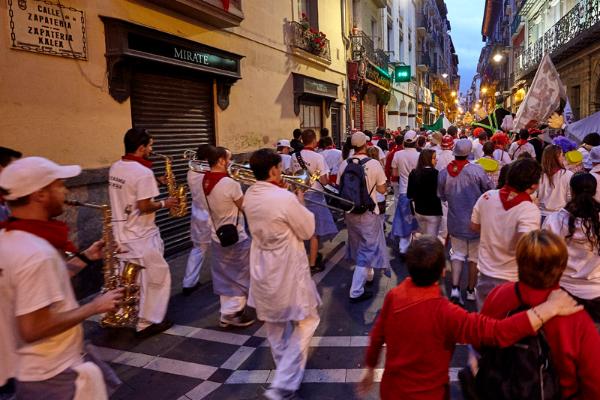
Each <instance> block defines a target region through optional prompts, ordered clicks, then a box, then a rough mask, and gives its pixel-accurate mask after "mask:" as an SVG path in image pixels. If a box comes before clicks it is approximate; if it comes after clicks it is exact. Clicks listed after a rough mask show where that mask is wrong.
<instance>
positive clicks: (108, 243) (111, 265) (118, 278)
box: [65, 200, 144, 328]
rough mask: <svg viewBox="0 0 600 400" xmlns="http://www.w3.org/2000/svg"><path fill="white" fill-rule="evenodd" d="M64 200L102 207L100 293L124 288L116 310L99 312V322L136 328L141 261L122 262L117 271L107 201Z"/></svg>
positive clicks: (94, 207)
mask: <svg viewBox="0 0 600 400" xmlns="http://www.w3.org/2000/svg"><path fill="white" fill-rule="evenodd" d="M65 203H66V204H68V205H70V206H76V207H88V208H93V209H97V210H101V211H102V241H103V242H104V250H103V255H102V261H103V266H102V275H103V284H102V293H106V292H108V291H110V290H114V289H118V288H123V289H124V293H123V299H122V300H121V302H120V306H119V309H118V310H117V311H110V312H107V313H106V314H104V315H103V316H102V319H101V320H100V325H102V327H105V328H135V326H136V324H137V321H138V309H139V304H140V286H139V285H138V284H137V279H138V275H139V272H140V270H141V269H142V268H144V267H142V266H141V265H138V264H134V263H132V262H125V264H124V265H123V270H122V271H121V273H119V259H118V258H117V257H116V255H117V245H116V243H115V240H114V237H113V231H112V211H111V209H110V207H109V206H108V205H107V204H102V205H99V204H92V203H82V202H79V201H76V200H67V201H65Z"/></svg>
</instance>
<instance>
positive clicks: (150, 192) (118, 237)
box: [108, 128, 179, 337]
mask: <svg viewBox="0 0 600 400" xmlns="http://www.w3.org/2000/svg"><path fill="white" fill-rule="evenodd" d="M124 144H125V155H124V156H123V157H122V158H121V159H120V160H118V161H117V162H115V163H114V164H113V165H112V166H111V167H110V171H109V173H108V175H109V176H108V194H109V197H110V205H111V209H112V212H113V218H114V223H113V232H114V238H115V241H116V242H117V243H118V245H119V247H120V249H121V251H122V254H121V255H120V258H121V259H122V260H123V261H126V262H131V263H134V264H139V265H141V266H142V267H144V268H143V269H142V270H141V271H140V304H139V319H138V323H137V327H136V331H137V335H138V336H139V337H147V336H150V335H154V334H156V333H159V332H162V331H165V330H167V329H169V328H170V327H171V325H172V323H171V322H169V321H167V320H165V314H166V312H167V306H168V304H169V296H170V293H171V272H170V271H169V264H167V262H166V261H165V259H164V257H163V251H164V245H163V241H162V239H161V237H160V232H159V230H158V227H157V226H156V223H155V221H154V218H155V213H156V211H158V210H159V209H161V208H169V209H171V208H174V207H177V206H178V204H179V203H178V200H177V199H175V198H171V197H169V198H166V199H164V200H160V201H157V200H154V197H156V196H158V194H159V191H158V185H157V182H156V178H155V176H154V173H153V172H152V169H151V168H152V162H151V161H150V160H148V158H149V157H150V154H151V153H152V137H151V136H150V134H149V133H148V132H147V131H146V130H145V129H140V128H132V129H129V130H128V131H127V132H126V133H125V138H124Z"/></svg>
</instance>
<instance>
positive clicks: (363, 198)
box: [340, 157, 375, 214]
mask: <svg viewBox="0 0 600 400" xmlns="http://www.w3.org/2000/svg"><path fill="white" fill-rule="evenodd" d="M370 160H371V159H370V158H369V157H365V158H363V159H359V158H356V157H352V158H349V159H348V160H347V162H348V165H346V169H344V172H343V173H342V176H341V177H340V197H343V198H344V199H346V200H349V201H351V202H353V203H354V207H352V209H350V210H347V211H348V212H351V213H353V214H364V213H365V212H367V211H373V210H374V209H375V202H374V201H373V199H372V198H371V192H372V191H373V189H374V188H375V186H373V189H371V191H369V190H368V189H367V174H366V171H365V164H366V163H367V162H368V161H370Z"/></svg>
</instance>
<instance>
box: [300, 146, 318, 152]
mask: <svg viewBox="0 0 600 400" xmlns="http://www.w3.org/2000/svg"><path fill="white" fill-rule="evenodd" d="M302 150H308V151H316V150H315V148H314V147H308V146H304V147H303V148H302Z"/></svg>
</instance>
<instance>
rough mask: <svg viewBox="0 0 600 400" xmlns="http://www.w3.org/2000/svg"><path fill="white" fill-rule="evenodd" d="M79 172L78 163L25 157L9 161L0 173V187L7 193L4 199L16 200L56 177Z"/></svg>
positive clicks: (68, 175)
mask: <svg viewBox="0 0 600 400" xmlns="http://www.w3.org/2000/svg"><path fill="white" fill-rule="evenodd" d="M80 173H81V167H80V166H79V165H64V166H63V165H58V164H56V163H54V162H52V161H50V160H48V159H47V158H43V157H25V158H21V159H20V160H16V161H14V162H12V163H10V164H9V165H8V166H7V167H6V168H4V169H3V170H2V173H1V174H0V188H2V189H4V190H6V191H7V192H8V194H7V195H6V196H4V198H5V199H6V200H16V199H18V198H20V197H23V196H27V195H29V194H31V193H33V192H36V191H38V190H40V189H42V188H44V187H46V186H48V185H49V184H51V183H52V182H54V181H55V180H57V179H66V178H72V177H74V176H77V175H79V174H80Z"/></svg>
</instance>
